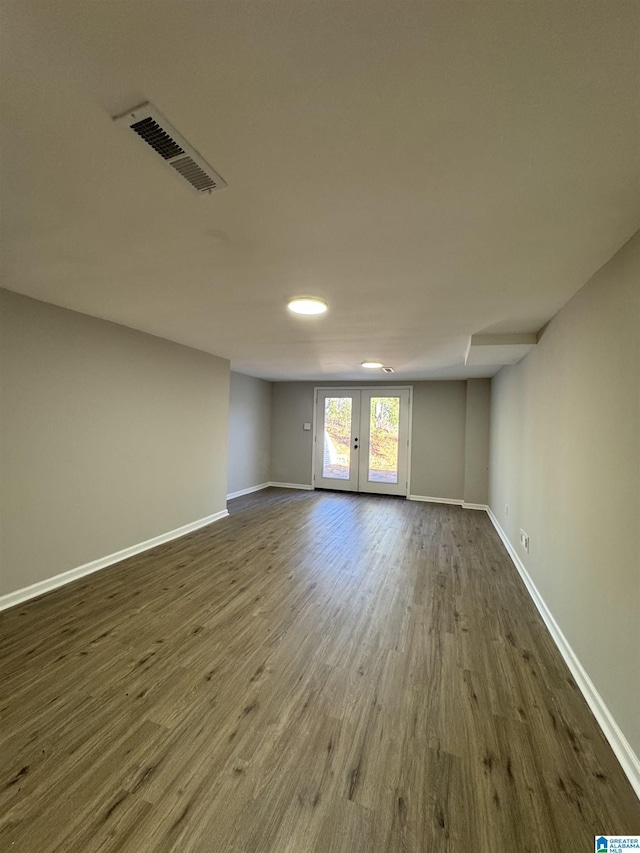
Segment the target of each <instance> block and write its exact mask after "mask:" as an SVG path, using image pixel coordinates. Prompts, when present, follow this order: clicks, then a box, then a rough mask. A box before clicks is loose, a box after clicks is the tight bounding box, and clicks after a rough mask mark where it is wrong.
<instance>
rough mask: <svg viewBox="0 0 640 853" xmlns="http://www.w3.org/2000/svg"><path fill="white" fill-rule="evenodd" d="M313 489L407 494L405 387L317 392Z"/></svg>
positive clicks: (407, 406) (408, 399) (408, 400)
mask: <svg viewBox="0 0 640 853" xmlns="http://www.w3.org/2000/svg"><path fill="white" fill-rule="evenodd" d="M315 394H316V402H315V416H314V436H313V442H314V444H313V447H314V451H313V485H314V486H315V487H316V488H319V489H339V490H342V491H348V492H369V493H373V494H381V495H405V496H406V495H407V494H408V493H409V459H410V449H411V448H410V422H411V418H410V415H411V389H410V388H389V387H386V388H385V387H381V388H372V387H367V388H316V391H315Z"/></svg>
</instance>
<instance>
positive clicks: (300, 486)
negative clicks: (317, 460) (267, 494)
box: [269, 483, 313, 492]
mask: <svg viewBox="0 0 640 853" xmlns="http://www.w3.org/2000/svg"><path fill="white" fill-rule="evenodd" d="M269 485H270V486H273V487H274V488H276V489H304V490H305V491H307V492H312V491H313V486H307V485H305V484H304V483H269Z"/></svg>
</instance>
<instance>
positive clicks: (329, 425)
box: [322, 397, 352, 480]
mask: <svg viewBox="0 0 640 853" xmlns="http://www.w3.org/2000/svg"><path fill="white" fill-rule="evenodd" d="M351 404H352V400H351V397H327V398H326V399H325V401H324V450H323V457H322V476H323V477H325V478H327V479H330V480H348V479H349V475H350V470H349V469H350V462H351Z"/></svg>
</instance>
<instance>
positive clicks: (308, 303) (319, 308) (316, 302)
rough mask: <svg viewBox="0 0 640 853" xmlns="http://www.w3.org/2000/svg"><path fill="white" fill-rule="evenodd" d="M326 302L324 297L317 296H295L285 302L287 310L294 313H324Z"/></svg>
mask: <svg viewBox="0 0 640 853" xmlns="http://www.w3.org/2000/svg"><path fill="white" fill-rule="evenodd" d="M327 307H328V306H327V303H326V302H325V301H324V299H318V297H317V296H296V298H295V299H290V300H289V302H288V303H287V308H288V309H289V311H293V313H294V314H305V315H307V316H310V315H312V314H324V312H325V311H326V310H327Z"/></svg>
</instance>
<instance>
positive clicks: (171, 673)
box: [0, 489, 640, 853]
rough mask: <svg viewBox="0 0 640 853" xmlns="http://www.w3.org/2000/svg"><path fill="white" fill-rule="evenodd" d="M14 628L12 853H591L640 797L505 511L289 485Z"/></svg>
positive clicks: (6, 829)
mask: <svg viewBox="0 0 640 853" xmlns="http://www.w3.org/2000/svg"><path fill="white" fill-rule="evenodd" d="M230 511H231V516H230V517H229V518H228V519H224V520H223V521H220V522H218V523H216V524H214V525H212V526H210V527H208V528H204V529H202V530H199V531H197V532H195V533H193V534H190V535H189V536H186V537H184V538H183V539H180V540H177V541H175V542H172V543H169V544H167V545H164V546H161V547H159V548H156V549H155V550H153V551H149V552H147V553H145V554H142V555H139V556H137V557H134V558H132V559H130V560H127V561H125V562H123V563H120V564H118V565H117V566H113V567H111V568H109V569H106V570H104V571H102V572H99V573H97V574H94V575H91V576H89V577H87V578H84V579H82V580H80V581H78V582H76V583H74V584H72V585H69V586H67V587H64V588H61V589H59V590H56V591H55V592H52V593H49V594H48V595H45V596H43V597H41V598H39V599H36V600H34V601H32V602H30V603H28V604H23V605H20V606H18V607H15V608H13V609H12V610H9V611H6V612H5V613H4V614H1V615H0V655H1V672H0V675H1V689H2V699H1V700H0V712H1V715H2V728H1V732H0V738H1V739H0V758H1V761H0V849H2V850H3V851H5V850H6V851H16V853H18V851H19V853H58V851H60V853H62V851H64V853H75V851H77V853H97V851H101V853H111V852H112V851H114V852H115V851H118V853H121V851H126V853H169V851H180V853H400V851H410V853H428V852H429V851H434V853H435V851H438V853H470V851H472V853H496V851H497V853H502V851H504V853H526V851H531V853H538V852H539V853H543V851H544V853H549V851H552V850H553V851H562V853H574V851H575V853H584V851H588V850H592V849H593V836H594V835H595V834H596V833H598V834H600V833H605V834H614V833H623V832H624V833H640V804H639V803H638V800H637V799H636V798H635V796H634V794H633V791H632V789H631V787H630V785H629V783H628V781H627V780H626V778H625V777H624V775H623V773H622V771H621V769H620V767H619V765H618V763H617V761H616V760H615V758H614V756H613V753H612V752H611V750H610V748H609V746H608V744H607V743H606V741H605V740H604V738H603V736H602V734H601V732H600V730H599V728H598V726H597V724H596V723H595V720H594V719H593V717H592V716H591V714H590V712H589V710H588V708H587V706H586V704H585V702H584V700H583V699H582V697H581V695H580V693H579V691H578V690H577V687H576V685H575V684H574V682H573V680H572V678H571V676H570V674H569V672H568V670H567V669H566V667H565V665H564V663H563V661H562V659H561V658H560V655H559V653H558V651H557V650H556V648H555V646H554V644H553V642H552V640H551V638H550V637H549V635H548V634H547V632H546V629H545V627H544V625H543V623H542V621H541V619H540V618H539V616H538V614H537V612H536V610H535V608H534V606H533V603H532V602H531V600H530V599H529V597H528V595H527V593H526V591H525V588H524V586H523V585H522V583H521V581H520V579H519V577H518V575H517V573H516V571H515V569H514V568H513V565H512V564H511V562H510V560H509V558H508V556H507V554H506V552H505V551H504V549H503V547H502V545H501V543H500V541H499V539H498V537H497V536H496V534H495V532H494V530H493V528H492V526H491V523H490V521H489V519H488V518H487V516H486V515H485V514H484V513H482V512H474V511H469V510H463V509H461V508H458V507H448V506H439V505H434V504H424V503H409V502H406V501H404V500H400V499H396V498H388V497H378V496H365V495H349V494H337V493H329V492H324V493H323V492H290V491H285V490H278V489H270V490H267V491H264V492H261V493H257V494H255V495H250V496H247V497H245V498H239V499H238V500H236V501H233V502H232V503H231V506H230Z"/></svg>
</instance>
